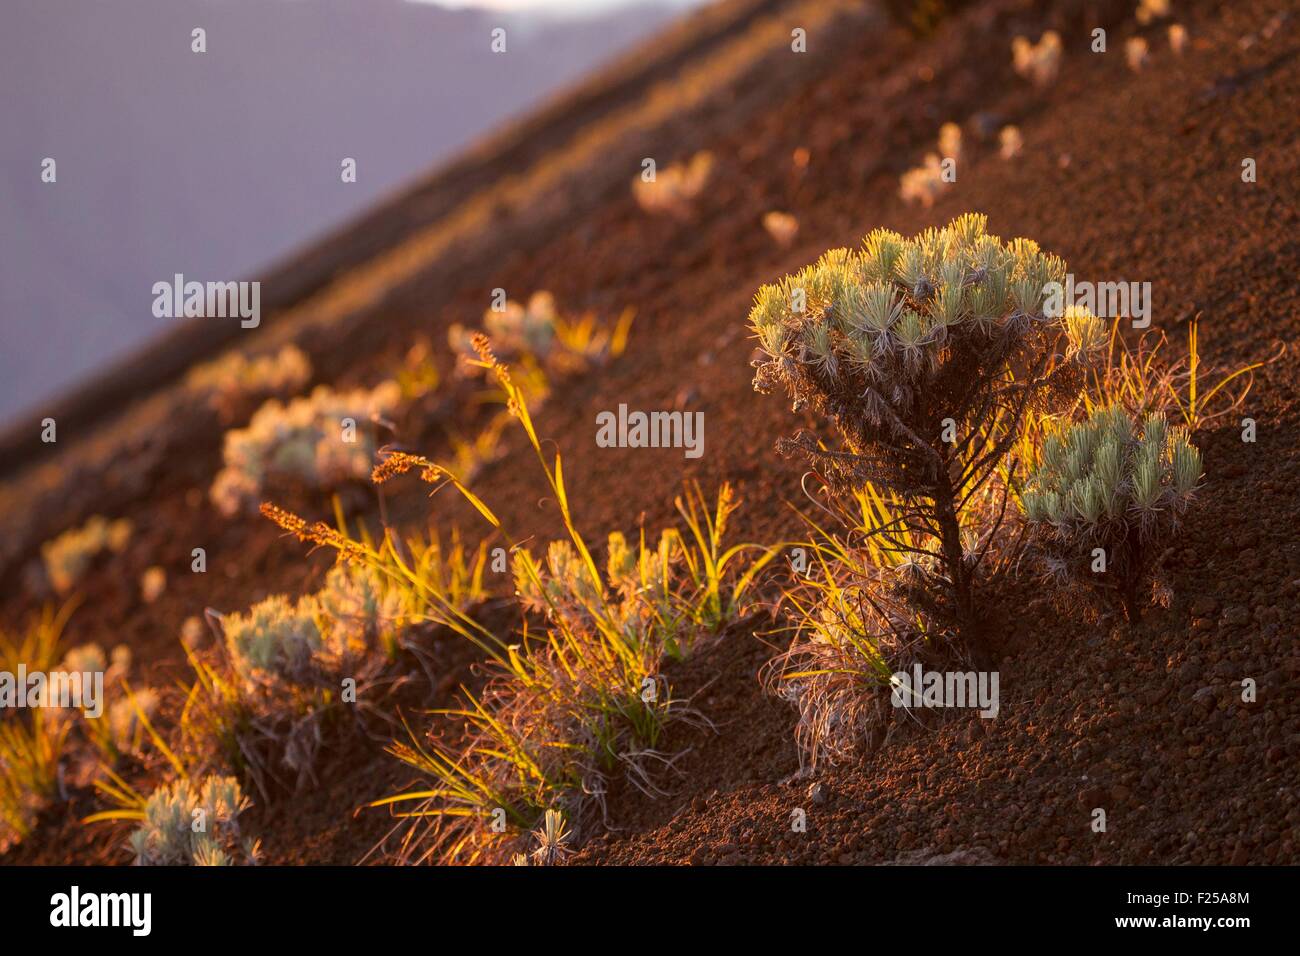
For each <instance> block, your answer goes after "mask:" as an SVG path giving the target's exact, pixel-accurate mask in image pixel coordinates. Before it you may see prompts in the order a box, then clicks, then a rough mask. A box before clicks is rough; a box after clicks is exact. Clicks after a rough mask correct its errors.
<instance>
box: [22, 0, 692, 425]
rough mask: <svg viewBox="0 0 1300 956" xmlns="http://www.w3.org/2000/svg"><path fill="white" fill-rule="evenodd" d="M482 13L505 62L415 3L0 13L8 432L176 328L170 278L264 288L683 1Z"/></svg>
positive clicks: (140, 5)
mask: <svg viewBox="0 0 1300 956" xmlns="http://www.w3.org/2000/svg"><path fill="white" fill-rule="evenodd" d="M486 2H490V3H494V4H496V5H498V6H505V7H513V8H516V9H515V10H513V11H512V12H510V13H509V14H508V16H509V17H510V18H511V19H510V20H507V21H505V22H504V23H503V24H502V25H510V24H514V25H516V26H527V29H517V30H516V31H515V32H512V33H511V42H510V48H509V53H508V54H507V55H498V54H494V53H492V52H491V50H490V49H489V46H490V33H491V30H492V28H493V27H494V26H495V25H497V24H498V23H502V21H500V20H499V19H498V18H499V17H501V16H505V15H506V14H503V13H499V12H497V11H491V12H485V11H484V10H483V9H481V8H479V9H457V10H448V9H445V8H442V9H440V8H439V6H437V5H431V4H428V3H425V2H422V0H129V2H125V0H113V2H100V0H94V2H89V0H3V3H0V130H3V133H0V421H3V420H4V419H7V418H9V417H10V416H12V415H14V414H15V413H17V412H19V411H20V410H30V411H39V406H40V404H41V403H42V402H43V401H44V400H46V399H48V398H49V397H51V396H52V395H54V394H56V393H57V392H59V391H61V390H63V389H65V388H67V387H68V386H70V385H71V384H73V383H74V382H76V381H77V380H79V379H81V378H83V377H84V376H85V375H86V374H87V373H88V372H90V371H92V370H94V369H97V368H100V367H103V366H104V365H106V364H107V363H109V362H111V361H112V360H114V359H116V358H118V357H120V356H122V355H124V354H126V353H129V352H131V351H133V350H134V349H136V348H138V347H139V346H140V345H141V344H142V343H143V342H144V341H145V340H146V339H148V338H149V337H151V336H154V335H157V334H159V333H161V332H163V331H166V329H167V328H168V327H169V326H168V323H169V321H170V320H167V319H159V318H155V317H154V316H153V315H152V314H151V305H152V301H153V296H152V293H151V289H152V286H153V284H154V283H155V282H158V281H160V280H161V281H170V280H171V277H172V276H173V274H175V273H177V272H180V273H182V274H184V275H185V276H186V278H187V279H191V280H196V281H200V282H206V281H231V280H239V279H250V278H256V277H257V274H258V271H259V270H260V269H262V268H263V267H265V266H267V265H269V264H271V263H273V262H274V261H276V260H277V259H279V258H281V257H284V256H286V255H289V254H291V253H292V252H293V251H294V250H296V249H297V248H299V247H301V246H302V245H303V244H304V243H306V242H309V241H311V240H313V239H314V238H316V237H318V236H320V235H321V234H322V232H323V231H326V230H329V229H331V228H333V227H337V226H338V225H339V224H341V223H343V222H346V221H347V220H348V219H349V218H351V217H353V216H355V215H357V214H358V213H360V212H361V211H362V210H364V209H365V208H366V207H368V206H370V205H372V204H373V203H374V202H375V201H376V200H378V199H379V198H381V197H384V196H386V195H390V194H391V193H392V192H393V191H394V190H396V189H398V188H400V187H401V186H402V185H403V184H404V183H407V182H410V181H411V180H412V179H413V178H414V177H416V176H418V175H420V174H422V173H424V172H425V171H426V170H427V169H429V168H430V166H431V165H432V164H434V163H435V162H437V161H439V160H442V159H446V158H448V157H449V156H450V155H452V154H453V153H454V152H455V151H456V150H457V149H459V148H461V147H463V146H464V145H466V144H467V143H468V141H470V140H471V139H473V138H474V137H477V136H481V135H483V134H485V133H487V132H488V131H490V130H491V129H492V128H494V127H496V126H498V125H499V124H500V123H501V122H502V121H504V120H505V119H506V118H508V117H510V116H515V115H519V114H520V113H523V112H526V111H527V110H528V109H529V108H530V107H531V106H532V105H533V104H535V103H537V102H538V101H539V100H541V99H542V98H544V97H545V96H547V95H548V94H550V93H552V92H553V91H555V90H556V89H557V88H558V87H561V86H563V85H566V84H569V83H573V82H576V81H578V80H579V79H580V77H581V76H582V75H583V74H584V73H586V72H587V71H589V70H590V69H592V68H593V67H594V66H596V65H597V64H599V63H601V62H603V61H605V60H607V59H608V58H609V57H611V56H613V55H615V54H616V53H617V52H618V51H619V50H620V49H622V48H625V47H626V46H627V45H628V44H630V43H631V42H634V41H636V40H638V39H641V38H642V37H644V36H645V35H646V34H647V33H648V32H650V31H653V30H655V29H658V28H660V27H662V26H663V25H664V24H665V23H666V22H667V21H668V20H669V19H671V18H672V16H674V15H676V14H677V13H680V11H681V9H682V6H683V4H682V3H681V2H680V0H645V2H642V3H641V4H640V5H635V4H634V0H552V2H543V0H486ZM519 8H523V9H524V11H525V12H520V11H519ZM575 8H576V9H580V10H581V11H582V13H583V15H582V16H579V17H576V18H573V19H567V18H565V11H568V12H569V14H570V15H571V14H572V11H573V10H575ZM543 11H544V12H545V14H546V16H545V17H543V18H541V19H537V18H536V17H535V16H534V15H535V14H537V13H540V12H543ZM520 17H530V20H529V21H527V22H526V21H524V20H520V19H518V18H520ZM199 25H201V26H203V27H204V28H205V29H206V30H207V47H208V48H207V51H206V53H204V54H203V55H196V54H195V53H194V52H193V51H192V50H191V49H190V46H191V40H190V31H191V30H192V29H193V28H194V27H195V26H199ZM45 157H51V158H54V159H55V160H56V161H57V176H58V178H57V182H55V183H43V182H42V181H41V178H40V175H41V164H42V162H43V160H44V158H45ZM344 157H353V158H355V159H356V161H357V166H358V177H357V182H355V183H350V184H347V185H344V184H342V183H341V182H340V161H341V159H342V158H344Z"/></svg>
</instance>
